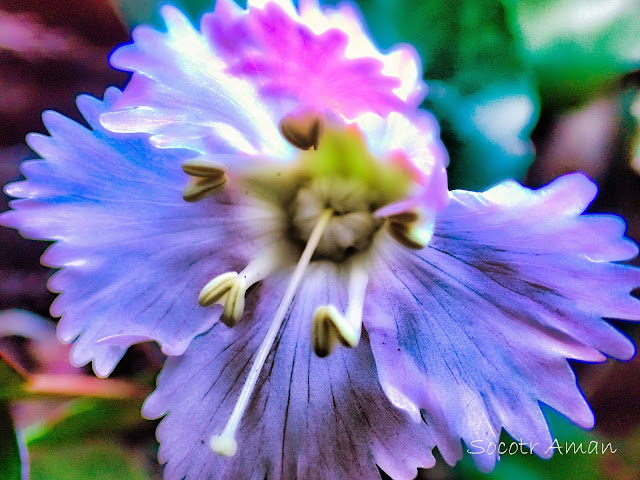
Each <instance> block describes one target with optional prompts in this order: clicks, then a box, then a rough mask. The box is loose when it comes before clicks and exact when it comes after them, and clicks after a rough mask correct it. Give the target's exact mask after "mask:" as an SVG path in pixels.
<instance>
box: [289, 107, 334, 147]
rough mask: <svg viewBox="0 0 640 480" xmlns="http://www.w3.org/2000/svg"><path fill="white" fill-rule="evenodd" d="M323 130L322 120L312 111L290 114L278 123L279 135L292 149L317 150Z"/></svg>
mask: <svg viewBox="0 0 640 480" xmlns="http://www.w3.org/2000/svg"><path fill="white" fill-rule="evenodd" d="M323 130H324V119H323V118H322V116H321V115H319V114H318V113H316V112H314V111H305V112H301V113H291V114H289V115H286V116H285V117H284V118H283V119H282V120H281V121H280V133H282V136H283V137H284V138H286V139H287V141H288V142H289V143H290V144H291V145H293V146H294V147H298V148H299V149H301V150H309V149H310V148H311V147H313V149H314V150H317V149H318V142H319V141H320V136H321V135H322V132H323Z"/></svg>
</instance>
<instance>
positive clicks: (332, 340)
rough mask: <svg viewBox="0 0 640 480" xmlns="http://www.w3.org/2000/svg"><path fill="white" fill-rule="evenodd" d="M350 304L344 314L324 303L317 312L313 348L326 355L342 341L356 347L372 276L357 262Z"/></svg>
mask: <svg viewBox="0 0 640 480" xmlns="http://www.w3.org/2000/svg"><path fill="white" fill-rule="evenodd" d="M350 273H351V274H350V281H349V304H348V306H347V310H346V312H345V313H344V315H343V314H342V313H341V312H340V311H339V310H338V309H337V308H336V307H335V306H334V305H323V306H320V307H318V308H317V309H316V311H315V313H314V315H313V322H312V323H313V332H312V337H313V351H314V352H315V353H316V355H318V356H319V357H326V356H327V355H329V354H330V353H331V352H332V351H333V349H334V348H335V347H336V345H338V343H340V344H342V345H344V346H345V347H349V348H353V347H356V346H357V345H358V342H359V341H360V334H361V333H362V311H363V308H364V297H365V292H366V290H367V283H368V282H369V276H368V275H367V271H366V270H365V269H364V268H363V267H362V266H360V265H357V264H356V263H355V262H354V263H353V264H352V266H351V272H350Z"/></svg>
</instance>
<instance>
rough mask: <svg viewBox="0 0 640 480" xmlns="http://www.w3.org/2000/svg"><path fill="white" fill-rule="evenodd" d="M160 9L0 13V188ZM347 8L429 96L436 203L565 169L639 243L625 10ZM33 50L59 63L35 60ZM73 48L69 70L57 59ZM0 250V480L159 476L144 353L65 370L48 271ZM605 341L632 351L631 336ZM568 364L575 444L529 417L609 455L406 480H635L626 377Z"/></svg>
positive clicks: (637, 468)
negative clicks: (576, 387)
mask: <svg viewBox="0 0 640 480" xmlns="http://www.w3.org/2000/svg"><path fill="white" fill-rule="evenodd" d="M164 3H167V2H165V1H156V0H117V1H116V0H113V1H110V0H43V1H24V0H1V1H0V22H2V20H7V19H8V20H12V19H13V20H15V19H16V18H19V19H20V22H21V25H22V28H24V32H21V33H23V34H25V37H24V38H29V39H30V41H32V43H31V44H30V47H29V48H26V47H25V48H21V47H20V44H19V42H18V43H16V42H11V41H8V40H7V39H6V38H4V39H3V37H2V35H0V87H1V88H0V92H3V93H2V95H3V97H0V125H1V126H2V128H1V129H0V148H1V149H2V150H1V151H0V158H2V160H1V163H0V174H1V175H2V178H1V180H2V183H5V182H7V181H10V180H15V179H17V178H18V177H19V173H18V169H17V165H18V163H19V162H20V161H21V160H22V159H24V158H25V157H27V156H29V151H28V150H27V149H26V147H25V146H24V145H23V144H22V140H23V138H24V135H25V134H26V133H27V132H28V131H41V130H42V124H41V122H40V117H39V116H40V113H41V111H42V110H44V109H47V108H54V109H56V110H58V111H61V112H63V113H65V114H67V115H71V116H75V117H76V118H77V113H76V112H75V107H74V98H75V96H76V95H78V94H80V93H84V92H88V93H92V94H94V95H101V93H102V91H103V90H104V88H105V87H106V86H107V85H110V84H115V85H119V86H122V85H124V83H125V82H126V80H127V77H126V75H124V74H123V73H121V72H114V71H110V70H109V69H108V68H107V66H106V57H107V55H108V53H109V52H110V51H111V50H112V49H113V48H114V47H115V46H116V45H118V44H120V43H123V42H126V41H127V40H128V38H129V31H130V29H131V28H132V27H134V26H135V25H138V24H141V23H151V24H154V25H156V26H157V27H158V28H161V25H160V20H159V15H158V10H159V7H160V6H161V5H162V4H164ZM357 3H358V4H359V6H360V7H361V9H362V12H363V14H364V17H365V18H366V21H367V24H368V26H369V29H370V33H371V35H372V37H373V39H374V40H375V42H376V44H377V45H378V46H379V47H380V48H382V49H383V50H384V49H388V48H390V47H391V46H392V45H393V44H394V43H397V42H408V43H411V44H413V45H414V46H415V47H416V48H417V49H418V51H419V53H420V55H421V58H422V61H423V68H424V78H425V79H426V81H427V83H428V85H429V95H428V97H427V99H426V101H425V103H424V105H423V106H424V107H425V108H428V109H430V110H432V111H433V112H434V113H435V114H436V116H437V117H438V119H439V121H440V124H441V128H442V138H443V140H444V142H445V144H446V146H447V149H448V151H449V154H450V159H451V165H450V168H449V175H450V186H451V188H466V189H472V190H478V189H484V188H486V187H488V186H490V185H492V184H494V183H496V182H498V181H500V180H502V179H506V178H515V179H517V180H520V181H522V182H525V183H527V184H529V185H531V186H539V185H542V184H544V183H547V182H548V181H550V180H551V179H553V178H555V177H556V176H558V175H561V174H563V173H567V172H570V171H574V170H582V171H585V172H586V173H587V174H588V175H590V176H591V177H592V178H594V179H595V180H596V181H597V183H598V184H599V186H600V195H599V197H598V200H597V201H596V203H595V204H594V206H593V209H594V210H597V211H609V212H614V213H618V214H621V215H624V216H625V218H626V219H627V221H628V225H629V235H630V236H632V237H633V238H635V239H636V240H638V239H640V180H639V177H638V171H639V170H640V135H639V130H638V125H639V121H638V117H640V100H638V91H639V87H640V72H639V69H640V0H426V1H409V0H360V1H358V2H357ZM174 4H176V5H177V6H179V7H180V8H182V9H183V10H184V11H185V12H187V13H188V15H189V16H190V17H191V18H192V19H193V21H194V22H197V21H198V20H199V17H200V16H201V15H202V13H203V12H205V11H209V10H211V9H212V7H213V3H212V1H208V0H181V1H177V2H174ZM1 24H2V23H0V25H1ZM47 35H53V37H55V38H62V39H66V40H67V42H68V45H69V48H68V49H67V50H65V49H64V47H61V48H60V50H59V51H56V52H54V53H55V54H53V55H52V54H51V49H47V48H46V45H44V42H47V39H50V38H53V37H50V36H49V37H48V36H47ZM34 39H35V40H34ZM38 41H41V42H43V45H42V46H41V47H38V44H37V42H38ZM34 42H35V46H34V45H33V43H34ZM78 45H80V47H81V48H80V50H81V51H82V52H83V54H82V55H78V54H74V48H75V49H78ZM75 51H76V52H77V51H78V50H75ZM44 52H49V53H47V54H45V53H44ZM8 92H12V93H11V94H9V93H8ZM4 201H5V204H4V205H3V207H4V208H6V198H5V199H4ZM4 208H3V210H4ZM1 235H2V239H1V241H0V270H1V271H2V272H1V273H2V278H3V281H2V284H1V285H0V309H2V310H5V311H4V312H3V313H1V314H0V480H16V479H21V478H28V476H29V475H30V478H33V479H38V480H79V479H92V480H111V479H113V480H145V479H158V478H160V477H161V468H160V467H159V466H158V465H157V461H156V459H155V456H156V451H157V445H156V442H155V438H154V429H155V426H156V422H149V421H145V420H142V419H141V418H140V414H139V409H140V405H141V403H142V401H143V399H144V396H145V394H147V393H148V392H149V391H150V390H151V389H152V388H153V384H154V381H155V376H156V375H157V372H158V371H159V369H160V368H161V365H162V356H161V354H160V353H159V352H158V350H157V349H156V348H155V346H151V345H143V346H136V347H134V348H132V350H131V352H130V353H128V354H127V356H126V357H125V359H124V361H123V362H122V364H121V365H120V366H119V367H118V370H117V371H116V372H115V375H114V377H113V379H112V380H107V381H96V379H94V378H93V377H92V376H91V374H90V372H89V371H87V370H75V369H71V367H68V365H66V358H67V355H68V349H67V347H63V346H60V345H57V342H56V339H55V334H54V333H53V323H52V320H51V319H49V318H48V317H47V315H48V305H49V303H50V302H51V299H52V295H51V294H50V293H48V292H47V290H46V285H45V283H46V279H47V277H48V276H49V275H50V273H51V272H50V271H48V270H47V269H45V268H44V267H41V266H39V265H38V257H39V255H40V254H41V252H42V249H43V248H44V244H42V243H34V242H31V243H29V244H27V242H26V241H25V240H23V239H21V238H20V237H19V236H18V235H17V234H16V233H15V232H12V231H9V230H8V229H3V231H2V234H1ZM16 309H21V310H16ZM26 311H31V312H35V314H33V313H27V312H26ZM36 314H39V315H36ZM617 326H619V327H620V328H623V329H624V330H625V331H626V332H627V333H628V334H629V335H631V336H632V337H634V338H635V339H636V340H638V329H637V328H634V327H633V326H629V325H622V324H620V325H618V324H617ZM575 367H576V370H577V373H578V376H579V379H580V385H581V387H582V389H583V391H584V392H585V395H586V396H587V398H588V399H589V401H590V402H591V404H592V406H593V408H594V410H595V412H596V417H597V426H596V428H595V429H594V430H593V431H589V432H587V431H583V430H581V429H579V428H577V427H575V426H574V425H572V424H571V423H570V422H568V421H566V420H564V419H563V418H560V417H559V416H558V415H557V414H555V413H554V412H552V411H551V410H549V409H547V410H545V411H546V412H547V416H548V419H549V421H550V423H551V425H552V431H553V433H554V435H555V437H556V438H557V439H558V440H559V441H560V442H562V443H564V442H579V443H583V444H585V445H587V444H588V443H589V442H591V441H597V442H605V443H609V442H611V444H612V446H613V448H614V449H615V450H616V453H613V454H611V453H609V454H599V455H582V454H566V455H559V454H556V455H555V457H554V458H553V459H552V460H549V461H544V460H540V459H538V458H537V457H535V456H532V455H521V454H516V455H504V457H503V459H502V461H501V462H500V463H499V465H498V467H497V468H496V470H495V471H494V472H493V473H492V474H489V475H485V474H482V473H479V472H478V471H477V470H476V468H475V467H474V466H473V463H472V462H471V460H470V457H469V456H468V455H467V456H466V457H465V459H464V460H463V461H462V462H461V463H460V464H459V465H457V466H456V467H455V468H449V467H447V466H446V465H445V464H444V462H443V461H439V462H438V465H437V466H436V467H435V468H434V469H431V470H429V471H423V472H420V476H419V478H420V479H496V480H507V479H509V480H511V479H521V480H547V479H557V480H561V479H580V480H591V479H593V480H597V479H611V480H638V479H640V362H638V361H637V360H634V361H632V362H629V363H625V364H622V363H618V362H611V361H610V362H607V364H605V365H601V366H592V365H581V364H575ZM504 441H505V442H507V443H509V442H510V441H511V440H510V439H509V438H508V437H507V436H506V435H505V436H504ZM27 458H28V459H29V461H26V460H27Z"/></svg>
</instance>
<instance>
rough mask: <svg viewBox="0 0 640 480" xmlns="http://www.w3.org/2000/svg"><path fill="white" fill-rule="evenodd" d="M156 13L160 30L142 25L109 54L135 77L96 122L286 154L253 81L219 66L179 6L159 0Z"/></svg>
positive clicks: (201, 144) (194, 144)
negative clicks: (127, 41) (162, 23)
mask: <svg viewBox="0 0 640 480" xmlns="http://www.w3.org/2000/svg"><path fill="white" fill-rule="evenodd" d="M162 16H163V18H164V20H165V22H166V25H167V32H166V33H161V32H158V31H156V30H154V29H152V28H150V27H148V26H140V27H138V28H136V29H135V30H134V32H133V43H131V44H127V45H124V46H122V47H120V48H118V49H117V50H116V51H115V52H114V53H113V54H112V56H111V64H112V65H113V66H114V67H116V68H118V69H121V70H126V71H130V72H133V77H132V79H131V81H130V82H129V84H128V85H127V87H126V89H125V90H124V94H123V95H122V97H121V98H120V99H119V100H118V102H116V103H115V104H114V106H113V110H115V111H112V112H108V113H106V114H105V115H103V117H102V120H101V121H102V124H103V125H104V126H105V127H107V128H108V129H109V130H111V131H114V132H146V133H150V134H152V135H153V136H152V137H151V141H152V143H154V145H156V146H158V147H183V148H191V149H193V150H196V151H199V152H201V153H207V152H209V153H211V152H215V153H225V152H244V153H249V154H255V153H258V152H259V153H260V154H262V155H273V156H287V155H288V154H289V152H290V147H289V145H288V144H287V143H286V142H285V140H284V139H283V138H282V136H281V135H280V133H279V132H278V129H277V124H278V119H276V118H274V116H273V112H272V111H271V110H269V109H268V108H267V106H266V105H265V104H264V103H263V102H262V101H261V100H260V99H259V98H258V96H257V92H256V90H255V87H254V86H253V85H252V84H251V83H250V82H249V81H248V80H243V79H240V78H236V77H234V76H231V75H230V74H228V73H225V71H224V70H225V69H226V64H225V63H224V62H223V61H222V59H220V58H218V57H217V56H216V55H215V54H214V53H213V52H212V51H211V49H210V48H209V46H208V45H207V42H206V40H205V39H204V37H203V36H202V35H201V34H200V33H199V32H198V31H196V30H195V29H194V28H193V26H192V25H191V23H190V22H189V20H187V18H186V17H185V16H184V15H183V14H182V13H181V12H180V11H179V10H177V9H175V8H173V7H164V8H163V9H162Z"/></svg>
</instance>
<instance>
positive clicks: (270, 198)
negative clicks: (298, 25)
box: [183, 114, 429, 455]
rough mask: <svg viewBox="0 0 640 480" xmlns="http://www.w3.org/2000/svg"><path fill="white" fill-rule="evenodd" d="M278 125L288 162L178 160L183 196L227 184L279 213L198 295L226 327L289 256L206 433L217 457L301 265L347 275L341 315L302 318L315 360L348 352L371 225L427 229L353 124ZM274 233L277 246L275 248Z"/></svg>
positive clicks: (227, 447)
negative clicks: (222, 420) (249, 352)
mask: <svg viewBox="0 0 640 480" xmlns="http://www.w3.org/2000/svg"><path fill="white" fill-rule="evenodd" d="M280 129H281V132H282V135H283V136H284V137H285V138H286V139H287V140H288V141H289V142H290V143H291V144H292V145H294V146H295V147H296V148H298V149H299V151H300V154H299V157H298V159H297V162H295V163H294V164H293V165H290V164H281V163H277V164H276V163H273V162H271V163H270V162H268V161H263V162H260V161H257V160H255V161H253V160H252V162H253V163H251V165H250V166H249V167H246V166H241V168H238V167H237V166H236V165H230V169H229V171H227V169H226V168H225V166H224V165H223V164H220V163H216V162H214V161H211V160H208V159H203V158H198V159H194V160H191V161H188V162H187V163H185V165H184V166H183V168H184V171H185V172H186V173H188V174H189V175H190V176H191V179H190V182H189V183H188V185H187V187H186V188H185V190H184V192H183V196H184V198H185V200H187V201H197V200H200V199H201V198H204V197H206V196H208V195H211V194H214V193H215V192H217V191H219V190H220V189H222V188H225V186H226V185H227V183H229V184H234V185H236V187H235V188H238V189H239V190H240V191H243V192H245V193H246V194H247V195H251V196H252V197H254V198H256V199H259V200H260V201H261V202H262V203H265V204H267V205H270V207H268V208H273V209H275V210H276V211H277V212H278V213H279V214H278V215H276V216H275V217H274V218H278V219H281V220H274V221H275V222H276V225H274V226H275V227H277V228H276V231H278V230H279V232H280V233H279V234H277V233H276V234H275V236H274V239H273V241H272V243H273V246H272V248H271V249H269V248H267V249H266V250H267V251H265V252H263V253H261V254H260V255H259V256H258V257H257V258H254V259H253V260H252V261H250V262H249V264H248V265H247V266H246V267H245V268H244V269H243V270H242V271H240V272H225V273H221V274H219V275H218V276H217V277H215V278H213V279H212V280H211V281H210V282H209V283H208V284H207V285H205V287H204V288H203V289H202V291H201V292H200V296H199V302H200V304H201V305H202V306H209V305H212V304H214V303H219V304H222V305H223V306H224V310H223V313H222V315H221V321H223V322H224V323H225V324H227V325H228V326H230V327H233V326H234V325H235V324H236V323H237V322H239V321H240V320H241V318H242V315H243V311H244V305H245V301H244V300H245V295H246V293H247V291H248V289H249V288H250V287H251V286H252V285H253V284H255V283H256V282H259V281H261V280H263V279H264V278H266V277H267V276H268V275H270V274H271V272H273V271H274V270H276V269H281V268H290V267H291V266H292V258H299V260H298V262H297V263H296V265H295V268H294V270H293V273H292V275H291V278H290V281H289V284H288V286H287V288H286V290H285V292H284V294H283V297H282V299H281V301H280V304H279V306H278V309H277V310H276V313H275V315H274V318H273V319H271V324H270V326H269V329H268V331H267V334H266V335H265V338H264V339H263V341H262V344H261V345H260V347H259V349H258V351H257V352H256V355H255V356H254V359H253V364H252V366H251V369H250V371H249V373H248V376H247V378H246V380H245V383H244V385H243V387H242V390H241V392H240V394H239V396H238V399H237V401H236V405H235V407H234V409H233V411H232V413H231V415H230V417H229V420H228V422H227V424H226V425H225V427H224V429H223V430H222V432H220V433H219V434H218V435H214V436H212V438H211V448H212V450H213V451H215V452H217V453H219V454H222V455H234V454H235V452H236V449H237V443H236V440H235V433H236V431H237V429H238V427H239V424H240V421H241V419H242V416H243V415H244V412H245V410H246V408H247V406H248V404H249V400H250V397H251V395H252V392H253V391H254V389H255V386H256V382H257V380H258V378H259V375H260V372H261V370H262V368H263V366H264V363H265V361H266V358H267V356H268V354H269V352H270V350H271V348H272V346H273V342H274V340H275V339H276V337H277V334H278V332H279V330H280V328H281V326H282V322H283V320H284V318H285V316H286V313H287V311H288V310H289V307H290V305H291V302H292V301H293V298H294V296H295V293H296V290H297V289H298V286H299V285H300V282H301V281H302V278H303V276H304V275H305V271H306V269H307V267H308V266H309V263H310V262H312V261H331V262H336V263H340V264H341V265H342V267H341V268H343V270H344V271H345V272H348V275H349V291H348V302H347V305H346V309H345V311H341V310H340V308H338V306H336V305H331V304H329V305H317V306H316V310H315V313H314V315H313V317H312V318H310V319H308V321H309V327H310V328H309V333H310V335H312V340H313V341H312V345H313V349H314V351H315V353H316V354H317V355H318V356H320V357H324V356H327V355H329V354H330V353H331V352H332V350H333V349H334V348H335V347H336V346H337V345H339V344H342V345H344V346H345V347H350V348H353V347H356V346H357V345H358V343H359V341H360V335H361V332H362V313H363V306H364V300H365V294H366V289H367V284H368V282H369V276H368V273H367V269H366V264H367V254H368V250H369V247H370V246H371V245H372V243H373V241H374V237H375V236H376V234H377V233H378V231H379V230H380V229H381V228H382V227H383V226H385V225H386V227H387V230H388V231H389V233H390V234H391V235H392V236H393V237H394V238H396V239H397V240H398V241H400V242H401V243H403V244H404V245H406V246H408V247H411V248H419V247H421V246H424V244H425V239H427V240H426V241H428V235H425V234H423V232H424V231H427V233H428V227H429V225H428V222H426V224H425V223H424V222H422V223H421V221H420V220H421V218H427V219H428V217H424V216H422V217H421V212H419V211H417V210H415V209H412V207H411V205H415V202H411V201H407V200H406V199H407V198H408V197H410V195H411V193H412V192H411V189H412V187H413V180H412V176H411V173H410V172H408V171H407V169H406V168H403V167H402V166H401V165H400V164H398V163H394V159H393V158H388V159H377V158H374V157H373V155H371V153H370V152H369V149H368V147H367V144H366V141H365V139H364V138H363V136H362V134H361V133H360V131H359V130H358V129H357V128H356V127H355V126H343V127H342V128H336V127H334V126H328V125H327V124H326V122H325V120H323V119H320V118H319V117H317V116H314V115H311V114H309V115H303V116H299V117H293V116H291V117H286V118H285V120H283V122H282V123H281V125H280ZM227 174H228V176H227ZM278 222H281V224H278ZM425 225H426V227H425ZM421 229H422V230H421ZM281 239H285V240H286V241H285V242H284V244H285V245H280V243H282V242H281V241H280V240H281ZM287 245H288V246H289V247H293V249H292V248H287ZM296 249H297V253H295V250H296Z"/></svg>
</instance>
